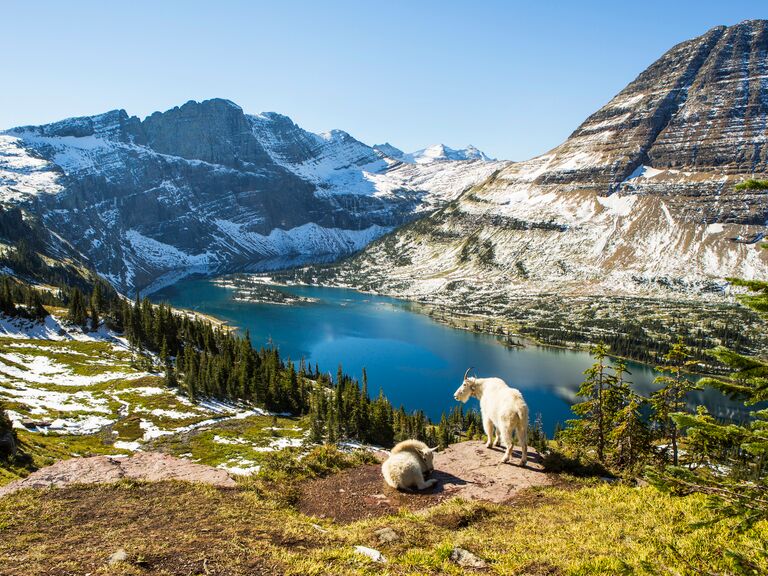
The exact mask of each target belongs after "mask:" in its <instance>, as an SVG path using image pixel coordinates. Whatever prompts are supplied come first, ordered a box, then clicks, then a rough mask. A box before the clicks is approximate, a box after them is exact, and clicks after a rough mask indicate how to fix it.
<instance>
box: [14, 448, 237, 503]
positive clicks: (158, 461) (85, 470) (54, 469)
mask: <svg viewBox="0 0 768 576" xmlns="http://www.w3.org/2000/svg"><path fill="white" fill-rule="evenodd" d="M123 478H131V479H134V480H147V481H160V480H184V481H187V482H202V483H204V484H211V485H213V486H220V487H225V488H228V487H234V486H236V483H235V481H234V480H233V479H232V478H231V477H230V476H229V474H227V472H226V471H224V470H220V469H218V468H212V467H211V466H205V465H203V464H195V463H194V462H190V461H189V460H184V459H182V458H176V457H174V456H169V455H168V454H161V453H159V452H137V453H136V454H134V455H132V456H130V457H115V456H92V457H90V458H71V459H69V460H62V461H61V462H57V463H56V464H54V465H52V466H47V467H45V468H41V469H40V470H38V471H36V472H33V473H32V474H30V475H29V476H27V477H26V478H23V479H21V480H16V481H15V482H11V483H10V484H7V485H6V486H2V487H0V497H1V496H4V495H5V494H10V493H11V492H15V491H16V490H21V489H22V488H51V487H54V486H68V485H70V484H94V483H109V482H117V481H118V480H121V479H123Z"/></svg>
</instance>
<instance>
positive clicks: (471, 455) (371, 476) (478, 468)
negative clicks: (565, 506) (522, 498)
mask: <svg viewBox="0 0 768 576" xmlns="http://www.w3.org/2000/svg"><path fill="white" fill-rule="evenodd" d="M502 456H503V452H502V450H501V448H494V449H492V450H489V449H487V448H486V447H485V444H484V443H482V442H476V441H474V442H461V443H459V444H454V445H452V446H450V447H449V448H448V449H447V450H445V451H443V452H439V453H437V454H436V455H435V471H434V472H433V473H432V475H431V477H433V478H436V479H437V480H438V482H437V484H436V485H435V486H434V487H432V488H431V489H429V490H425V491H423V492H405V491H399V490H394V489H392V488H390V487H389V486H387V485H386V483H385V482H384V479H383V478H382V476H381V467H380V466H379V465H377V464H371V465H368V466H361V467H359V468H354V469H351V470H346V471H344V472H341V473H339V474H335V475H333V476H329V477H327V478H321V479H318V480H313V481H310V482H307V483H306V484H305V485H304V486H303V488H302V492H301V496H300V498H299V501H298V508H299V510H300V511H301V512H303V513H304V514H307V515H310V516H317V517H319V518H333V519H334V520H336V521H337V522H353V521H355V520H360V519H363V518H371V517H376V516H383V515H387V514H393V513H395V512H397V511H398V509H400V508H406V509H408V510H412V511H413V510H419V509H422V508H428V507H430V506H434V505H435V504H438V503H440V502H442V501H443V500H446V499H448V498H453V497H456V496H458V497H461V498H465V499H468V500H484V501H487V502H495V503H505V502H509V501H511V500H512V499H513V498H514V497H515V496H516V495H517V494H518V493H519V492H520V491H521V490H523V489H525V488H531V487H535V486H546V485H550V484H552V483H553V479H552V478H551V477H550V476H549V475H548V474H546V473H544V469H543V466H542V465H541V463H540V462H541V459H540V457H539V455H538V454H537V453H536V452H535V451H534V450H531V449H529V451H528V464H527V465H526V466H525V467H524V468H523V467H521V466H519V465H518V464H517V458H519V456H520V451H519V449H517V450H516V451H515V458H516V459H515V460H514V463H513V464H502V463H501V458H502Z"/></svg>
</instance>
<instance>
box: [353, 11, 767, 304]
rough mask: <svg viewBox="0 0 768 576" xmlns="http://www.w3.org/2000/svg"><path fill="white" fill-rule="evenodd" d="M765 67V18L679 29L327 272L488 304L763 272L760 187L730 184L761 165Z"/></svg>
mask: <svg viewBox="0 0 768 576" xmlns="http://www.w3.org/2000/svg"><path fill="white" fill-rule="evenodd" d="M766 78H768V23H767V22H766V21H748V22H744V23H742V24H739V25H737V26H733V27H729V28H726V27H717V28H714V29H712V30H710V31H709V32H707V33H706V34H704V35H703V36H700V37H698V38H695V39H693V40H690V41H687V42H683V43H682V44H679V45H678V46H675V47H674V48H672V49H671V50H670V51H669V52H667V53H666V54H664V55H663V56H662V57H661V58H660V59H659V60H658V61H656V62H655V63H654V64H652V65H651V66H650V67H649V68H648V69H647V70H645V71H644V72H643V73H642V74H640V75H639V76H638V77H637V79H636V80H635V81H633V82H632V83H631V84H629V85H628V86H627V87H626V88H625V89H624V90H622V91H621V92H620V93H619V94H617V95H616V96H615V97H614V98H613V99H612V100H611V101H610V102H608V104H606V105H605V106H604V107H603V108H601V109H600V110H598V111H597V112H596V113H595V114H593V115H592V116H590V117H589V118H587V120H586V121H585V122H584V123H583V124H582V125H581V126H579V127H578V128H577V129H576V130H575V131H574V132H573V134H572V135H571V136H570V137H569V138H568V139H567V140H566V141H565V142H564V143H563V144H561V145H560V146H558V147H556V148H554V149H553V150H551V151H550V152H548V153H546V154H544V155H542V156H539V157H537V158H533V159H532V160H529V161H526V162H519V163H515V164H509V165H506V166H504V167H502V168H501V169H500V170H499V171H498V172H496V173H494V174H493V175H492V176H491V177H489V178H488V179H487V180H486V181H485V182H483V183H481V184H479V185H477V186H475V187H473V188H471V189H470V190H468V191H466V192H465V193H463V194H462V195H461V196H460V197H459V198H458V199H457V200H456V201H455V202H452V203H450V204H449V205H448V206H446V207H443V208H441V209H440V210H438V211H437V212H436V213H434V214H433V215H431V216H429V217H427V218H425V219H423V220H421V221H419V222H416V223H413V224H411V225H409V226H406V227H404V228H402V229H401V230H399V231H398V232H396V233H394V234H392V235H389V236H387V237H385V238H383V239H381V240H380V241H378V242H376V243H374V244H373V245H371V246H370V247H369V248H368V249H367V250H366V251H365V252H364V253H363V254H361V255H360V256H359V257H357V258H356V259H355V260H353V261H352V262H350V263H349V264H345V265H344V266H343V267H342V268H341V269H340V271H339V272H338V273H339V275H340V277H341V278H343V280H344V281H345V282H352V283H353V284H356V285H358V286H362V287H366V288H374V287H379V286H383V287H384V291H386V292H390V293H393V294H397V295H401V296H406V297H411V298H422V299H427V300H431V301H438V302H444V303H446V304H451V303H455V302H457V301H462V299H463V300H466V301H474V302H478V303H480V304H482V303H486V304H487V303H488V302H494V303H496V304H499V306H502V304H503V303H504V302H510V301H511V300H513V299H514V297H515V296H516V295H520V294H540V293H547V292H560V293H570V294H607V295H617V294H618V295H625V294H654V295H659V294H667V295H674V294H679V293H680V291H684V292H687V293H690V294H697V295H701V294H703V293H708V292H711V291H717V290H719V289H721V288H722V286H723V285H724V282H723V280H722V279H723V278H724V277H727V276H741V277H746V278H752V277H768V258H767V257H766V252H765V251H764V250H761V248H760V246H759V242H756V241H755V240H757V239H759V238H760V237H761V235H762V234H763V232H764V231H765V224H766V220H768V202H767V201H766V193H765V192H764V191H756V190H755V191H739V190H736V189H735V188H734V185H735V184H736V183H738V182H740V181H742V180H744V179H746V178H747V177H753V176H754V177H757V178H760V177H765V176H766V173H768V166H767V165H766V154H768V152H767V151H766V148H765V142H766V137H768V130H767V128H766V121H767V120H768V113H767V112H768V81H767V80H766ZM734 239H740V240H742V241H741V242H740V241H735V240H734ZM502 307H503V306H502ZM486 309H487V306H486Z"/></svg>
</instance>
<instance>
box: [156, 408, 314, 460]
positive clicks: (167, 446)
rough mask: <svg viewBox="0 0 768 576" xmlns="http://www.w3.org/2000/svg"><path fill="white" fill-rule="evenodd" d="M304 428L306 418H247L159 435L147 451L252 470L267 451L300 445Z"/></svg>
mask: <svg viewBox="0 0 768 576" xmlns="http://www.w3.org/2000/svg"><path fill="white" fill-rule="evenodd" d="M307 426H308V423H307V419H306V418H283V417H273V416H249V417H248V418H243V419H232V420H224V421H222V422H220V423H217V424H216V425H215V426H211V427H210V428H207V427H206V428H201V429H197V430H191V431H189V432H186V433H183V434H178V435H174V436H162V437H160V438H157V439H156V440H154V441H153V442H152V443H151V448H152V449H154V450H160V451H162V452H167V453H169V454H173V455H174V456H182V455H183V456H185V457H187V458H190V459H191V460H194V461H195V462H199V463H201V464H208V465H210V466H218V465H220V464H223V465H227V466H238V464H239V465H240V466H241V467H252V466H255V465H259V464H262V463H263V462H264V460H265V458H266V456H267V455H268V454H270V453H271V452H274V451H279V450H281V449H283V448H285V447H289V446H298V445H301V444H302V442H300V441H301V440H303V438H304V435H305V431H306V429H307Z"/></svg>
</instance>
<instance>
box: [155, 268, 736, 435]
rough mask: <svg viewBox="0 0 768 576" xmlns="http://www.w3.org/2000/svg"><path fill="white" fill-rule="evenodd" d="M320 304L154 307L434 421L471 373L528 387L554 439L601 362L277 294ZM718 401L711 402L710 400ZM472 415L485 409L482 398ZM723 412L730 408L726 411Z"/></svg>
mask: <svg viewBox="0 0 768 576" xmlns="http://www.w3.org/2000/svg"><path fill="white" fill-rule="evenodd" d="M273 288H277V289H278V290H280V291H281V292H285V293H287V294H289V295H292V296H301V297H305V298H311V299H315V300H316V301H314V302H311V303H300V304H295V305H280V304H271V303H258V302H248V301H242V300H240V299H237V300H236V299H235V295H236V291H235V290H234V289H233V288H231V287H226V286H223V285H221V283H220V282H218V283H217V282H216V281H215V280H214V279H210V278H190V279H185V280H182V281H181V282H179V283H177V284H174V285H173V286H169V287H166V288H164V289H163V290H161V291H159V292H156V293H155V294H153V296H152V299H153V300H154V301H158V302H159V301H167V302H170V303H171V304H173V305H174V306H177V307H181V308H188V309H192V310H197V311H199V312H203V313H205V314H210V315H213V316H216V317H218V318H220V319H223V320H226V321H227V322H229V323H230V324H232V325H234V326H237V327H238V328H239V329H241V330H243V331H244V330H245V329H248V330H249V331H250V335H251V340H252V342H253V345H254V346H255V347H260V346H262V345H267V344H269V343H271V344H273V345H275V346H277V347H278V348H279V349H280V353H281V355H282V356H283V358H286V357H290V358H291V359H292V360H299V359H300V358H302V357H303V358H305V359H306V360H307V362H308V363H309V364H311V366H313V367H314V365H315V363H317V364H318V365H319V366H320V369H321V370H322V371H324V372H330V373H331V374H332V375H333V376H334V378H335V375H336V370H337V367H338V365H339V364H342V366H343V368H344V371H345V372H346V373H347V374H350V375H351V376H353V377H357V378H358V379H359V378H360V377H361V374H362V370H363V368H365V369H366V371H367V373H368V383H369V391H370V393H371V394H372V395H375V394H377V393H378V390H379V388H381V389H383V390H384V393H385V394H386V396H387V397H388V398H389V399H390V401H391V402H392V404H393V405H394V406H396V407H398V406H400V405H401V404H402V405H403V406H405V408H406V410H408V411H412V410H417V409H420V410H423V411H424V412H425V413H426V414H427V415H428V416H429V417H430V418H432V420H437V419H439V418H440V415H441V413H442V412H446V413H447V412H448V411H450V410H451V409H452V408H453V407H454V406H456V405H457V402H456V401H455V400H454V399H453V392H454V391H455V390H456V388H458V387H459V385H460V384H461V379H462V376H463V374H464V371H465V370H466V369H467V368H468V367H470V366H474V367H476V371H477V374H478V375H479V376H499V377H501V378H503V379H504V380H505V381H506V382H507V383H508V384H509V385H510V386H513V387H515V388H518V389H519V390H520V391H521V392H522V393H523V396H524V397H525V399H526V401H527V403H528V406H529V408H530V414H531V420H533V419H534V418H535V417H536V415H537V414H541V417H542V420H543V423H544V427H545V430H546V431H547V433H548V434H550V435H551V433H552V431H553V430H554V427H555V424H556V423H557V422H561V423H562V422H565V420H567V419H569V418H572V417H573V415H572V413H571V411H570V405H571V403H572V401H573V400H574V397H575V396H574V395H575V392H576V390H577V388H578V386H579V383H580V382H581V381H582V380H583V374H582V373H583V371H584V370H585V369H586V368H588V367H589V366H590V365H591V364H592V362H593V360H592V358H591V357H590V356H589V354H587V353H586V352H576V351H569V350H560V349H556V348H548V347H538V346H529V347H526V348H507V347H505V346H504V345H502V344H501V343H500V342H499V341H498V340H497V339H496V338H495V337H494V336H490V335H484V334H474V333H471V332H467V331H464V330H458V329H455V328H451V327H448V326H445V325H443V324H439V323H438V322H436V321H434V320H432V319H430V318H429V317H428V316H425V315H422V314H419V313H418V312H415V311H413V310H412V309H411V306H410V305H409V303H407V302H403V301H400V300H396V299H392V298H387V297H381V296H372V295H369V294H362V293H359V292H356V291H354V290H345V289H340V288H320V287H307V286H290V287H273ZM629 368H630V370H631V372H632V375H631V377H630V380H631V381H632V382H633V383H634V385H635V388H636V389H637V390H638V391H640V392H641V393H644V394H647V393H649V392H650V391H651V390H652V389H653V385H652V381H653V379H654V377H655V376H656V375H657V374H656V373H655V372H654V370H653V369H652V368H650V367H649V366H645V365H642V364H638V363H629ZM693 400H694V402H696V403H701V402H703V403H705V404H710V403H711V402H718V401H719V395H710V396H709V397H705V396H704V395H703V393H697V397H696V398H694V399H693ZM707 400H709V402H708V401H707ZM467 407H474V408H477V409H479V405H478V403H477V401H476V400H475V399H470V401H469V402H468V403H467ZM721 408H722V406H721Z"/></svg>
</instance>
